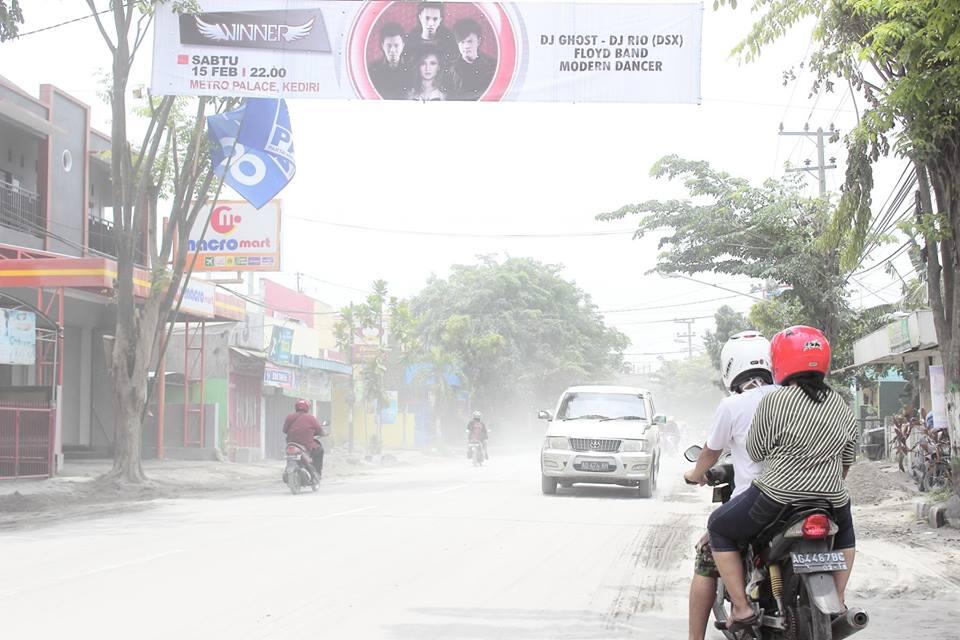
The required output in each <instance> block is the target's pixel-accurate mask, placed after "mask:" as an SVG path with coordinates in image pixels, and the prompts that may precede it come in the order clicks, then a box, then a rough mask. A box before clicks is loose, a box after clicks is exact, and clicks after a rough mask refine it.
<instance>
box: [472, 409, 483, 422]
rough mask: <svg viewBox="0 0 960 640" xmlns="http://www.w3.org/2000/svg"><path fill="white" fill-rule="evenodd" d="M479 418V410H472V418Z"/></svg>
mask: <svg viewBox="0 0 960 640" xmlns="http://www.w3.org/2000/svg"><path fill="white" fill-rule="evenodd" d="M480 418H481V414H480V412H479V411H474V412H473V419H474V420H479V419H480Z"/></svg>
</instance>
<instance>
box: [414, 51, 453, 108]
mask: <svg viewBox="0 0 960 640" xmlns="http://www.w3.org/2000/svg"><path fill="white" fill-rule="evenodd" d="M440 59H441V56H440V51H439V50H438V49H436V48H434V47H422V48H420V50H419V51H417V56H416V58H414V61H413V65H411V68H412V70H413V72H414V74H415V81H414V83H413V87H411V89H410V91H409V92H408V93H407V98H409V99H410V100H420V101H422V102H434V101H438V100H446V99H447V94H446V93H445V92H444V91H443V90H442V89H441V86H440V78H441V76H442V75H443V73H444V69H443V66H442V65H441V63H440Z"/></svg>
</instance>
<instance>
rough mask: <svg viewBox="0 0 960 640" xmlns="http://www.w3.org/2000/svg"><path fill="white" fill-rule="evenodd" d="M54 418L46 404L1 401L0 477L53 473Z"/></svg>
mask: <svg viewBox="0 0 960 640" xmlns="http://www.w3.org/2000/svg"><path fill="white" fill-rule="evenodd" d="M55 420H56V412H55V411H54V410H53V409H52V408H51V407H50V406H49V405H47V404H46V403H36V404H32V403H19V402H18V403H10V402H0V479H9V478H48V477H50V476H51V475H53V441H54V429H55Z"/></svg>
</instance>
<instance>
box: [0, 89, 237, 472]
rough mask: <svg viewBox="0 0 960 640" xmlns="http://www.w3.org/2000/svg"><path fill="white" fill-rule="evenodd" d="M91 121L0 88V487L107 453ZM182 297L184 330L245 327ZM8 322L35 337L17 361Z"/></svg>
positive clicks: (96, 138)
mask: <svg viewBox="0 0 960 640" xmlns="http://www.w3.org/2000/svg"><path fill="white" fill-rule="evenodd" d="M90 122H91V107H90V106H89V105H87V104H84V103H83V102H81V101H80V100H77V99H76V98H74V97H72V96H70V95H69V94H67V93H66V92H64V91H62V90H60V89H58V88H56V87H53V86H51V85H42V86H41V87H40V91H39V96H38V97H33V96H31V95H29V94H28V93H27V92H25V91H24V90H22V89H21V88H19V87H17V86H15V85H14V84H12V83H11V82H9V81H7V80H6V79H4V78H3V77H0V310H4V314H3V315H0V320H3V319H7V322H6V324H0V478H6V477H23V476H48V475H52V474H53V473H54V472H55V471H56V469H57V468H59V465H60V464H61V463H62V460H63V456H64V453H76V454H84V453H86V454H90V455H107V454H109V453H110V452H111V449H112V446H113V442H114V419H113V413H114V411H113V396H112V387H111V381H110V376H109V368H108V366H107V355H106V354H107V349H106V348H105V345H107V344H108V342H109V341H108V337H109V335H110V334H111V333H112V331H113V327H114V326H115V307H114V303H113V293H114V280H115V274H116V270H117V265H116V260H115V253H116V251H115V247H114V239H113V220H114V218H113V204H112V187H111V177H110V164H109V154H108V153H105V152H107V151H108V150H109V148H110V139H109V137H108V136H106V135H105V134H103V133H100V132H98V131H96V130H94V129H92V128H91V126H90ZM146 241H147V239H146V233H144V234H143V239H142V241H141V245H140V246H141V250H140V251H139V253H138V261H139V262H140V265H141V267H142V269H141V270H139V271H138V274H139V276H140V277H139V278H138V280H139V281H140V282H141V283H143V284H142V285H138V287H139V288H138V290H137V292H136V293H137V295H138V296H139V297H140V298H141V299H142V298H143V296H145V295H146V294H147V289H146V288H145V287H146V286H148V284H149V281H150V276H149V266H150V265H148V264H147V258H146V256H147V255H148V253H149V252H148V251H146V248H147V245H146V244H145V243H146ZM189 286H190V287H191V289H196V290H197V291H196V292H195V293H196V295H193V296H190V300H189V301H187V300H185V302H184V306H183V308H182V310H181V311H182V313H181V317H179V318H178V320H179V321H181V322H188V323H190V324H189V326H190V327H191V330H192V331H197V329H198V328H199V330H200V331H202V330H203V327H204V323H205V322H207V321H213V320H219V321H241V320H243V318H244V316H245V303H243V302H242V301H240V300H239V299H237V298H235V297H233V296H231V295H229V294H228V293H226V292H224V291H218V290H217V289H216V288H215V287H214V285H212V284H210V283H204V282H202V281H197V280H194V281H192V282H191V283H190V285H189ZM14 312H18V313H16V314H14ZM13 317H15V318H17V319H18V320H17V322H19V323H20V324H21V325H22V327H25V326H27V325H26V324H24V323H29V322H32V323H33V326H34V327H35V328H34V329H33V330H32V335H33V337H32V338H23V337H22V336H25V335H28V334H29V333H30V330H29V329H23V330H22V331H21V333H19V334H17V335H19V336H21V337H20V338H18V339H19V340H20V343H19V344H20V348H19V349H18V351H17V353H18V354H19V355H18V357H16V358H14V357H12V356H10V353H11V349H10V344H12V342H11V341H12V339H13V338H12V337H11V336H10V335H8V332H9V331H10V329H11V327H12V326H13V324H11V323H12V321H11V320H9V319H10V318H13ZM31 319H32V320H31ZM22 327H21V329H22ZM13 328H14V329H16V330H18V331H19V330H20V329H17V328H16V327H13ZM5 345H6V346H7V349H6V350H4V346H5ZM24 345H27V346H26V348H24ZM5 353H6V354H7V355H6V356H4V354H5ZM181 357H183V356H182V355H181ZM197 375H199V376H200V377H201V378H202V372H201V373H200V374H197ZM185 428H186V427H185ZM183 440H184V443H185V446H188V447H189V446H195V445H196V444H197V443H195V442H194V440H195V438H192V437H189V436H188V435H186V434H185V435H184V437H183ZM157 449H159V451H160V452H161V454H162V451H163V446H162V443H159V442H158V443H157Z"/></svg>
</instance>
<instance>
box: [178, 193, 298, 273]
mask: <svg viewBox="0 0 960 640" xmlns="http://www.w3.org/2000/svg"><path fill="white" fill-rule="evenodd" d="M205 207H206V209H205V211H201V212H200V215H199V216H197V222H196V224H195V225H194V227H193V229H191V230H190V240H189V245H188V247H187V249H188V251H189V253H188V254H187V256H188V260H192V259H193V257H194V256H196V264H195V265H194V271H280V202H279V201H278V200H272V201H270V202H268V203H267V204H266V205H264V206H263V208H262V209H260V210H257V209H256V208H254V207H253V205H251V204H249V203H247V202H242V201H226V202H217V204H216V206H211V205H210V204H207V205H205ZM208 217H209V218H210V224H209V225H208V226H207V232H206V234H204V236H203V238H202V239H201V237H200V234H201V233H202V232H203V227H204V224H206V221H207V218H208Z"/></svg>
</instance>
